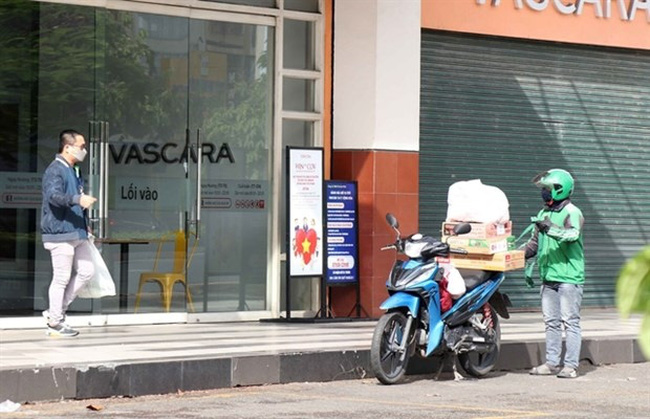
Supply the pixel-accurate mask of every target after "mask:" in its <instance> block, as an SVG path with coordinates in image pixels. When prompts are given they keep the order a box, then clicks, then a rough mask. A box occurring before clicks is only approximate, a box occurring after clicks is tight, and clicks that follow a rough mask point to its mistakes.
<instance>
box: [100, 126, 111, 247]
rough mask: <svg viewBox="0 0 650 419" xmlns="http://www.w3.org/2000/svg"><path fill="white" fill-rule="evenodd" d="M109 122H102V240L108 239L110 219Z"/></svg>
mask: <svg viewBox="0 0 650 419" xmlns="http://www.w3.org/2000/svg"><path fill="white" fill-rule="evenodd" d="M108 127H109V125H108V121H102V122H101V131H102V135H101V160H100V163H101V164H100V171H101V176H100V178H99V182H100V189H99V191H100V199H99V203H100V205H99V219H100V222H99V226H100V236H99V237H100V238H102V239H105V238H106V224H107V221H106V220H107V218H108V175H109V169H108Z"/></svg>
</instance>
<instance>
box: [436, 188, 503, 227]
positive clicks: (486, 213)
mask: <svg viewBox="0 0 650 419" xmlns="http://www.w3.org/2000/svg"><path fill="white" fill-rule="evenodd" d="M447 204H448V207H447V220H446V221H449V222H453V221H456V222H459V221H462V222H467V223H497V224H501V223H505V222H507V221H509V220H510V212H509V210H508V207H509V206H510V204H509V203H508V198H507V197H506V194H505V193H503V191H502V190H501V189H499V188H497V187H496V186H490V185H484V184H483V183H482V182H481V180H480V179H473V180H465V181H460V182H456V183H454V184H452V185H451V186H450V187H449V193H448V195H447Z"/></svg>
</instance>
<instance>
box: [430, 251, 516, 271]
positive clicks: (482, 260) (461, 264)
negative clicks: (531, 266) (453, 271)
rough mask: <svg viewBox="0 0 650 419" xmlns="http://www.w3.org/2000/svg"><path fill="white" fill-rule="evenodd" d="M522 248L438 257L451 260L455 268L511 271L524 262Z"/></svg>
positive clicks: (440, 259) (443, 260)
mask: <svg viewBox="0 0 650 419" xmlns="http://www.w3.org/2000/svg"><path fill="white" fill-rule="evenodd" d="M524 254H525V252H524V251H523V250H510V251H508V252H499V253H495V254H493V255H476V254H474V255H456V254H450V255H449V256H450V257H449V258H438V261H439V262H451V263H453V264H454V266H455V267H456V268H464V269H481V270H484V271H513V270H515V269H523V267H524V264H525V259H524Z"/></svg>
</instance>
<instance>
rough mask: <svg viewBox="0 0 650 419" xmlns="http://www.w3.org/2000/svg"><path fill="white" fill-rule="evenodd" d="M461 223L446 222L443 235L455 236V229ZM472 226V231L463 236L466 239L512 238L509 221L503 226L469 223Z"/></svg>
mask: <svg viewBox="0 0 650 419" xmlns="http://www.w3.org/2000/svg"><path fill="white" fill-rule="evenodd" d="M457 224H461V223H460V222H456V221H452V222H447V221H445V222H444V223H442V235H443V236H451V235H453V231H454V227H455V226H456V225H457ZM469 224H470V225H471V226H472V231H470V232H469V233H467V234H463V235H462V236H459V237H462V238H464V239H487V238H490V237H497V236H510V235H512V221H507V222H505V223H502V224H497V223H469Z"/></svg>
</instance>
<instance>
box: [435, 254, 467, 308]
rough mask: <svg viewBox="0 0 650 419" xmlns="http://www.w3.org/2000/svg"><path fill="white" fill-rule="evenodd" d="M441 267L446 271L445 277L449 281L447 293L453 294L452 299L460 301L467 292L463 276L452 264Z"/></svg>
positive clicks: (442, 264)
mask: <svg viewBox="0 0 650 419" xmlns="http://www.w3.org/2000/svg"><path fill="white" fill-rule="evenodd" d="M440 266H441V267H442V268H443V269H444V270H445V273H444V274H443V276H444V278H445V279H446V280H447V291H448V292H449V294H451V298H453V299H454V300H457V299H459V298H460V297H462V296H463V294H465V291H466V290H467V288H466V287H465V280H464V279H463V276H462V275H461V274H460V272H458V269H456V267H455V266H454V265H453V264H451V263H441V264H440Z"/></svg>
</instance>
